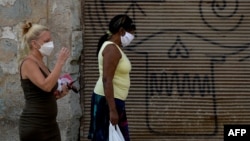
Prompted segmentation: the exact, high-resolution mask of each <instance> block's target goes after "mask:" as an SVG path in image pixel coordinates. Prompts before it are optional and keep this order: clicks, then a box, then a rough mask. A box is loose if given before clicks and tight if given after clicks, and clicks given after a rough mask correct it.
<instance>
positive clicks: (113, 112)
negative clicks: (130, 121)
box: [109, 109, 119, 125]
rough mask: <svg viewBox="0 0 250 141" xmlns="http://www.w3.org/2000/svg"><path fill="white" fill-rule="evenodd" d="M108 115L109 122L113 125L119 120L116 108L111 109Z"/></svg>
mask: <svg viewBox="0 0 250 141" xmlns="http://www.w3.org/2000/svg"><path fill="white" fill-rule="evenodd" d="M109 117H110V119H109V120H110V122H111V123H112V124H113V125H116V124H118V122H119V115H118V113H117V110H116V109H114V110H111V111H110V112H109Z"/></svg>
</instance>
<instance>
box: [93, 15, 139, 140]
mask: <svg viewBox="0 0 250 141" xmlns="http://www.w3.org/2000/svg"><path fill="white" fill-rule="evenodd" d="M135 29H136V27H135V24H134V23H133V21H132V19H131V18H129V16H127V15H117V16H115V17H114V18H112V19H111V21H110V23H109V31H108V32H107V33H106V34H105V35H103V36H102V37H101V38H100V40H99V43H98V49H97V56H98V65H99V75H100V76H99V79H98V81H97V83H96V86H95V88H94V92H93V95H92V101H91V123H90V129H89V135H88V138H89V139H92V141H108V134H109V133H108V131H109V130H108V129H109V123H110V122H111V123H112V124H113V125H116V124H118V125H119V127H120V130H121V132H122V134H123V136H124V138H125V141H130V138H129V131H128V122H127V117H126V110H125V100H126V98H127V96H128V91H129V87H130V76H129V73H130V70H131V63H130V61H129V59H128V58H127V56H126V54H124V52H123V51H122V48H123V47H126V46H128V45H129V44H130V43H131V41H132V40H133V39H134V32H135Z"/></svg>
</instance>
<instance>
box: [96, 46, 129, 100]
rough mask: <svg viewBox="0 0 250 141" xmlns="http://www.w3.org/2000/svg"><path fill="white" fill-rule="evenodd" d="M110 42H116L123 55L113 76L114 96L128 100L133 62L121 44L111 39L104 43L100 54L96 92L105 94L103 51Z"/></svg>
mask: <svg viewBox="0 0 250 141" xmlns="http://www.w3.org/2000/svg"><path fill="white" fill-rule="evenodd" d="M108 44H114V45H115V46H116V47H117V48H118V49H119V51H120V52H121V55H122V57H121V58H120V60H119V63H118V65H117V68H116V70H115V74H114V78H113V89H114V97H115V98H118V99H121V100H126V98H127V96H128V91H129V87H130V76H129V73H130V71H131V63H130V61H129V59H128V57H127V56H126V54H124V53H123V51H122V50H121V49H120V47H119V46H117V45H116V44H115V43H113V42H111V41H106V42H104V43H103V45H102V47H101V49H100V52H99V54H98V65H99V66H98V67H99V75H100V76H99V79H98V81H97V82H96V85H95V88H94V92H95V93H96V94H99V95H102V96H105V95H104V89H103V82H102V76H103V56H102V52H103V50H104V48H105V47H106V46H107V45H108Z"/></svg>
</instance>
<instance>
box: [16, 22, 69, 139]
mask: <svg viewBox="0 0 250 141" xmlns="http://www.w3.org/2000/svg"><path fill="white" fill-rule="evenodd" d="M53 48H54V44H53V41H52V38H51V33H50V31H49V29H48V28H47V27H45V26H42V25H39V24H31V23H26V24H25V25H24V26H23V37H22V44H21V49H20V51H21V52H20V77H21V78H20V80H21V86H22V89H23V92H24V98H25V107H24V109H23V112H22V114H21V116H20V121H19V135H20V141H60V140H61V137H60V131H59V128H58V124H57V122H56V116H57V103H56V99H59V98H62V97H63V96H65V95H66V94H67V93H68V88H67V86H66V85H63V86H62V91H60V92H59V94H58V95H56V96H55V95H54V93H55V91H56V90H57V88H58V83H57V82H58V79H59V77H60V73H61V70H62V67H63V65H64V64H65V62H66V60H67V58H68V57H69V50H68V49H67V48H62V49H61V50H60V52H59V54H58V57H57V62H56V64H55V67H54V69H53V70H52V71H50V70H49V69H48V67H47V66H46V65H45V64H44V62H43V57H44V56H49V55H51V53H52V51H53Z"/></svg>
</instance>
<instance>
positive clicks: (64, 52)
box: [57, 47, 70, 65]
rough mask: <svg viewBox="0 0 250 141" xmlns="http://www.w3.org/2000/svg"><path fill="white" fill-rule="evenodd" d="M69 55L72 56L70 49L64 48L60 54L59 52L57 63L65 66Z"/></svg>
mask: <svg viewBox="0 0 250 141" xmlns="http://www.w3.org/2000/svg"><path fill="white" fill-rule="evenodd" d="M69 55H70V52H69V49H68V48H66V47H63V48H62V49H61V50H60V52H59V55H58V58H57V61H58V62H59V63H60V64H62V65H63V64H64V63H65V62H66V60H67V59H68V58H69Z"/></svg>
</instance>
